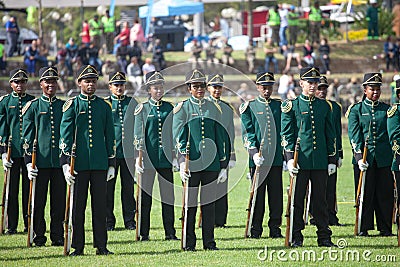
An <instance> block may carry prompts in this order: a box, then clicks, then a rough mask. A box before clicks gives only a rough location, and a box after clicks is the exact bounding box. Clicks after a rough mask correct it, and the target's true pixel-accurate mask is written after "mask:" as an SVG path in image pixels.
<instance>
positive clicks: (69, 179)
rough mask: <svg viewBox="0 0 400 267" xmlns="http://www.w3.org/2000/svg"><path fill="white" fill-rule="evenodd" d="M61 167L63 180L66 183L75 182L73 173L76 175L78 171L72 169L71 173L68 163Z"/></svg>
mask: <svg viewBox="0 0 400 267" xmlns="http://www.w3.org/2000/svg"><path fill="white" fill-rule="evenodd" d="M62 169H63V173H64V178H65V181H66V182H67V184H68V185H71V184H74V183H75V176H74V175H77V174H78V173H77V172H76V171H74V175H72V174H71V169H70V166H69V164H64V165H63V166H62Z"/></svg>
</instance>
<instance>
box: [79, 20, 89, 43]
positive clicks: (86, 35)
mask: <svg viewBox="0 0 400 267" xmlns="http://www.w3.org/2000/svg"><path fill="white" fill-rule="evenodd" d="M79 36H80V37H81V38H82V44H85V45H86V46H87V47H89V44H90V28H89V23H88V21H87V20H86V19H85V20H84V21H83V24H82V31H81V32H80V33H79Z"/></svg>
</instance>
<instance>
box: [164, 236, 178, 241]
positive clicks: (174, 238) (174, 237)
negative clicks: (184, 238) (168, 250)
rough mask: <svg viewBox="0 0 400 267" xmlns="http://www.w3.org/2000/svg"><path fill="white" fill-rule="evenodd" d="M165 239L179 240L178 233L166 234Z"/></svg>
mask: <svg viewBox="0 0 400 267" xmlns="http://www.w3.org/2000/svg"><path fill="white" fill-rule="evenodd" d="M165 240H179V239H178V238H177V237H176V235H166V236H165Z"/></svg>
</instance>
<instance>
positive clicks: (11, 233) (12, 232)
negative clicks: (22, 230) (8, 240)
mask: <svg viewBox="0 0 400 267" xmlns="http://www.w3.org/2000/svg"><path fill="white" fill-rule="evenodd" d="M16 233H17V230H16V229H8V231H7V232H6V234H7V235H15V234H16Z"/></svg>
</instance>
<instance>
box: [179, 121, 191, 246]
mask: <svg viewBox="0 0 400 267" xmlns="http://www.w3.org/2000/svg"><path fill="white" fill-rule="evenodd" d="M188 127H189V126H188ZM189 152H190V128H189V132H188V139H187V143H186V156H185V173H189V161H190V157H189ZM188 186H189V183H188V181H186V179H185V181H184V182H183V196H182V239H181V248H182V249H185V248H186V235H187V233H186V232H187V214H188V209H189V207H188V204H189V203H188V202H189V188H188Z"/></svg>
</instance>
